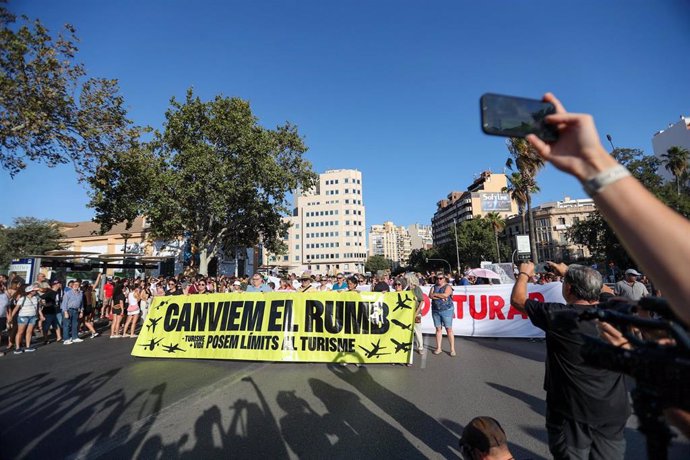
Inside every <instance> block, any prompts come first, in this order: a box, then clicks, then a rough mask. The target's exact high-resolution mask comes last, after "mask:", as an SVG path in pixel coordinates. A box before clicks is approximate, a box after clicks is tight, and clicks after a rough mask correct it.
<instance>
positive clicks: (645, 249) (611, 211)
mask: <svg viewBox="0 0 690 460" xmlns="http://www.w3.org/2000/svg"><path fill="white" fill-rule="evenodd" d="M544 100H545V101H549V102H551V103H553V104H554V105H555V106H556V111H557V113H556V114H554V115H550V116H549V117H547V122H549V123H552V124H555V125H556V126H557V127H558V130H559V136H560V137H559V140H558V141H557V142H556V143H554V144H551V145H549V144H546V143H544V142H543V141H541V140H540V139H539V138H538V137H536V136H534V135H529V136H528V137H527V139H528V141H529V142H530V143H531V144H532V146H534V148H535V149H536V150H537V152H538V153H539V154H540V155H541V157H542V158H544V160H546V161H548V162H550V163H552V164H553V165H554V166H555V167H556V168H558V169H560V170H561V171H564V172H566V173H568V174H571V175H573V176H575V177H576V178H577V179H578V180H580V182H582V183H583V184H589V186H590V188H591V189H592V190H593V191H592V192H591V195H592V198H593V199H594V202H595V203H596V205H597V208H598V209H599V212H601V215H602V216H603V217H604V219H606V221H607V222H608V223H609V225H610V226H611V228H612V229H613V231H614V232H615V233H616V235H617V236H618V238H619V239H620V241H621V243H622V244H623V246H625V248H626V250H627V251H628V253H629V254H630V255H631V256H632V257H633V258H634V259H635V261H636V262H637V263H638V264H639V266H640V267H641V268H642V269H643V270H644V271H645V273H647V274H649V275H650V277H652V278H653V279H654V281H655V283H656V284H657V285H658V286H659V288H660V289H661V290H662V291H663V292H664V294H665V297H666V298H667V299H668V301H669V303H670V304H671V307H672V308H673V310H674V311H675V312H676V314H677V315H678V316H679V317H680V318H681V319H683V320H684V321H685V322H686V324H690V302H688V299H690V272H688V271H687V270H683V269H681V267H683V266H684V264H685V263H686V262H687V261H688V260H690V238H689V237H688V235H690V221H688V220H686V219H685V218H683V217H682V216H681V215H679V214H677V213H676V212H675V211H673V210H672V209H671V208H669V207H667V206H666V205H664V204H663V203H662V202H661V201H659V200H658V199H657V198H656V197H654V195H652V194H651V193H650V192H649V191H648V190H647V189H645V188H644V186H643V185H642V184H641V183H640V182H639V181H637V180H636V179H635V178H634V177H632V176H630V175H629V174H626V173H625V171H622V170H621V168H622V167H621V165H620V164H618V162H617V161H616V160H615V159H614V158H613V157H612V156H611V155H609V154H608V153H607V152H606V150H605V149H604V147H603V146H602V145H601V142H600V140H599V135H598V134H597V130H596V126H595V125H594V119H593V118H592V117H591V116H590V115H585V114H574V113H567V112H566V111H565V109H564V108H563V105H562V104H561V103H560V102H559V101H558V100H557V99H556V98H555V97H554V96H553V95H552V94H547V95H545V96H544ZM602 184H605V185H603V186H602Z"/></svg>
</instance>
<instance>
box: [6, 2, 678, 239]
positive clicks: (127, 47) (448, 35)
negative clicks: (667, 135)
mask: <svg viewBox="0 0 690 460" xmlns="http://www.w3.org/2000/svg"><path fill="white" fill-rule="evenodd" d="M9 8H10V9H11V10H12V11H14V12H15V13H24V14H27V15H28V16H30V17H38V18H40V19H41V20H42V21H43V23H44V24H45V25H46V26H47V27H48V28H49V29H50V30H51V31H53V32H56V31H57V30H58V29H59V28H60V27H61V26H62V24H64V23H71V24H73V25H74V26H75V27H76V29H77V33H78V36H79V37H80V39H81V44H80V52H79V59H80V61H81V62H83V63H84V64H85V65H86V67H87V70H88V73H89V75H91V76H103V77H108V78H117V79H119V81H120V85H121V90H122V93H123V95H124V96H125V98H126V101H127V105H128V107H129V111H130V116H131V118H132V119H133V120H134V121H135V122H136V123H137V124H142V125H150V126H153V127H155V128H161V126H162V123H163V119H164V112H165V110H166V108H167V107H168V105H169V100H170V98H171V97H172V96H176V97H178V98H181V97H183V95H184V93H185V91H186V89H187V88H188V87H190V86H192V87H194V90H195V92H196V93H197V94H199V95H200V96H201V97H203V98H211V97H213V96H214V95H216V94H224V95H226V96H238V97H242V98H245V99H248V100H250V101H251V104H252V109H253V110H254V112H255V114H256V115H257V116H258V117H259V119H260V122H261V123H262V124H263V125H264V126H269V127H273V126H275V125H277V124H280V123H283V122H285V121H287V120H289V121H291V122H293V123H295V124H297V125H298V127H299V131H300V133H301V134H302V135H303V136H304V137H305V139H306V143H307V145H308V146H309V151H308V152H307V158H308V159H309V160H310V161H311V162H312V163H313V165H314V169H315V170H316V171H317V172H323V171H325V170H326V169H337V168H356V169H359V170H361V171H362V173H363V187H364V191H363V198H364V202H365V205H366V207H367V226H370V225H372V224H376V223H382V222H383V221H385V220H393V221H394V222H395V223H396V224H398V225H408V224H412V223H415V222H419V223H430V220H431V216H432V215H433V213H434V211H435V209H436V202H437V201H438V200H440V199H441V198H443V197H444V196H446V195H447V194H448V193H449V192H450V191H451V190H464V189H465V188H466V187H467V185H469V183H470V182H471V181H472V179H473V177H474V175H476V174H478V173H480V172H481V171H483V170H486V169H491V170H492V171H494V172H502V171H503V166H504V164H505V160H506V158H507V155H508V152H507V149H506V148H505V144H504V140H503V139H502V138H498V137H490V136H486V135H484V134H482V132H481V130H480V123H479V110H478V106H479V103H478V100H479V97H480V95H481V94H482V93H485V92H496V93H503V94H514V95H519V96H525V97H535V98H537V97H541V95H542V94H543V93H544V92H546V91H553V92H554V93H555V94H556V95H557V96H558V97H559V98H560V99H561V100H562V101H563V102H564V104H565V105H566V108H568V110H570V111H578V112H590V113H592V114H594V116H595V119H596V121H597V125H598V127H599V131H600V134H601V136H602V138H604V136H605V134H607V133H610V134H611V135H612V136H613V140H614V143H615V145H616V146H621V147H635V148H641V149H643V150H644V151H645V152H647V153H650V154H651V153H652V147H651V138H652V135H653V134H654V133H655V132H656V131H658V130H659V129H663V128H664V127H665V126H667V125H668V123H671V122H676V121H677V120H678V117H679V115H681V114H684V115H690V91H688V77H689V76H690V59H688V58H687V55H688V52H687V50H688V45H689V43H690V2H688V1H685V0H675V1H673V0H667V1H663V2H651V1H639V0H638V1H635V0H633V1H630V0H628V1H606V2H601V1H567V2H553V1H516V0H510V1H509V0H505V1H481V2H479V1H473V2H469V1H466V2H465V1H430V2H421V1H382V0H377V1H341V2H335V1H327V0H320V1H251V2H250V1H244V2H235V1H174V0H166V1H163V0H156V1H152V0H146V1H142V0H139V1H112V2H106V1H87V0H82V1H69V0H61V1H48V0H42V1H37V0H26V1H16V0H14V1H11V2H10V5H9ZM607 147H608V145H607ZM538 181H539V184H540V187H541V190H542V191H541V193H540V194H539V195H538V196H536V197H535V202H536V203H537V204H538V203H541V202H545V201H551V200H557V199H562V198H563V196H565V195H568V196H571V197H573V198H579V197H583V196H584V192H583V191H582V189H581V187H580V185H579V184H578V183H577V182H576V181H575V180H573V179H570V178H568V177H566V176H565V175H563V174H562V173H560V172H558V171H556V170H554V168H552V167H550V166H547V168H546V169H545V170H543V171H542V172H541V173H540V175H539V177H538ZM0 191H1V193H2V196H3V203H4V206H3V207H2V209H3V210H2V212H0V223H1V224H11V223H12V221H13V219H14V218H15V217H19V216H35V217H40V218H52V219H57V220H62V221H78V220H89V219H91V217H92V216H93V213H92V210H90V209H89V208H87V206H86V204H87V202H88V197H87V193H86V190H85V189H84V188H83V187H82V186H80V185H78V184H77V182H76V176H75V174H74V173H73V170H72V169H71V166H64V167H58V168H54V169H50V168H47V167H43V166H40V165H37V164H30V165H29V167H28V168H27V170H25V171H24V172H22V173H20V174H19V175H18V176H17V177H16V178H15V179H10V178H9V176H8V175H7V173H6V172H5V171H3V170H0Z"/></svg>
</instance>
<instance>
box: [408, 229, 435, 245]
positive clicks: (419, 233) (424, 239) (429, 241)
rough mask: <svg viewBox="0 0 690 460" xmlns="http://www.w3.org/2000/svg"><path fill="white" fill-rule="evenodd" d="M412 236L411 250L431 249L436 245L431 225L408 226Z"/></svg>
mask: <svg viewBox="0 0 690 460" xmlns="http://www.w3.org/2000/svg"><path fill="white" fill-rule="evenodd" d="M407 231H408V233H409V234H410V245H411V246H410V249H411V250H414V249H431V247H432V246H433V245H434V239H433V237H432V231H431V225H422V224H412V225H408V226H407Z"/></svg>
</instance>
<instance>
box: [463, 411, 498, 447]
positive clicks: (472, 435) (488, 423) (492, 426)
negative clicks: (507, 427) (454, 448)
mask: <svg viewBox="0 0 690 460" xmlns="http://www.w3.org/2000/svg"><path fill="white" fill-rule="evenodd" d="M507 443H508V439H506V433H505V431H503V428H502V427H501V424H500V423H498V421H497V420H496V419H494V418H491V417H475V418H473V419H472V420H471V421H470V423H468V424H467V426H466V427H465V429H464V430H462V437H461V438H460V447H461V448H462V447H463V446H467V447H470V448H475V449H479V450H480V451H481V452H488V451H489V450H490V449H491V448H492V447H498V446H502V445H505V444H507Z"/></svg>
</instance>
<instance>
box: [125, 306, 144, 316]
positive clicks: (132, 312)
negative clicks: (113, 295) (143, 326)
mask: <svg viewBox="0 0 690 460" xmlns="http://www.w3.org/2000/svg"><path fill="white" fill-rule="evenodd" d="M139 313H141V310H139V307H137V309H136V310H130V309H129V308H128V309H127V316H134V315H138V314H139Z"/></svg>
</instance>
